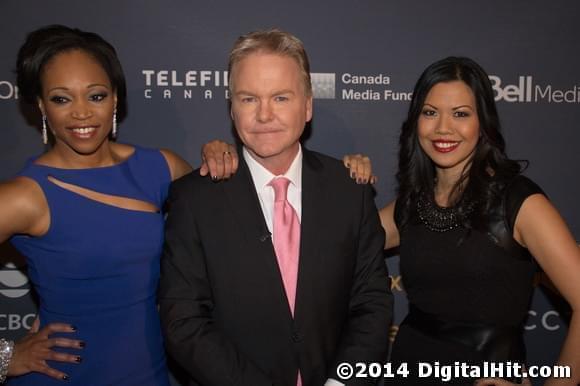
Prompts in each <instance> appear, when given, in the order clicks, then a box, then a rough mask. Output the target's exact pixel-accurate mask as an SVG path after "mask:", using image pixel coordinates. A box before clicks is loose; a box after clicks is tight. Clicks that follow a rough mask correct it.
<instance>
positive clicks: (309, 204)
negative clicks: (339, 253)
mask: <svg viewBox="0 0 580 386" xmlns="http://www.w3.org/2000/svg"><path fill="white" fill-rule="evenodd" d="M302 150H303V153H304V158H303V162H302V219H301V224H300V262H299V268H298V285H297V289H296V304H295V308H294V318H295V319H299V318H300V314H301V312H302V311H303V310H304V311H306V312H308V311H307V306H306V305H307V304H308V298H309V297H310V295H311V293H312V291H313V289H312V284H313V283H314V282H315V281H316V280H319V279H320V278H319V277H318V273H319V271H320V270H321V269H324V267H321V266H320V261H319V251H320V244H321V238H320V234H321V230H322V229H324V221H325V219H327V218H328V216H327V214H326V213H325V212H324V209H323V208H325V205H324V203H325V201H326V195H327V194H328V192H327V189H326V186H327V184H326V177H325V175H324V173H323V172H322V171H323V170H322V168H323V166H322V163H321V162H320V160H318V159H317V158H316V157H315V156H314V155H313V154H312V153H311V152H309V151H308V150H306V149H305V148H304V147H303V148H302Z"/></svg>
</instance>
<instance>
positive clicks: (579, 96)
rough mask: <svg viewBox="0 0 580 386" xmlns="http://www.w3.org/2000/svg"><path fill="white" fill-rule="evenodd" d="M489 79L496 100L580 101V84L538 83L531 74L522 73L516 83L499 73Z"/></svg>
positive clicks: (535, 101) (510, 101) (514, 101)
mask: <svg viewBox="0 0 580 386" xmlns="http://www.w3.org/2000/svg"><path fill="white" fill-rule="evenodd" d="M489 80H490V81H491V86H492V88H493V91H494V93H495V100H496V101H504V102H509V103H539V102H544V103H580V86H576V85H575V86H572V87H568V88H557V87H554V86H553V85H551V84H547V85H542V84H538V83H537V82H536V81H535V80H534V77H533V76H531V75H521V76H519V77H518V78H517V81H516V82H515V83H514V82H512V83H508V82H505V81H504V80H503V79H502V78H500V77H499V76H497V75H490V76H489Z"/></svg>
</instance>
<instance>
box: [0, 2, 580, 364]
mask: <svg viewBox="0 0 580 386" xmlns="http://www.w3.org/2000/svg"><path fill="white" fill-rule="evenodd" d="M578 15H580V2H577V1H572V0H570V1H551V2H544V1H523V0H521V1H509V2H506V1H486V2H458V1H452V0H441V1H437V2H432V1H413V2H406V1H388V0H380V1H379V0H357V1H348V0H335V1H302V0H295V1H288V2H276V1H261V0H246V1H243V2H234V1H231V2H228V1H185V0H175V1H160V0H157V1H118V0H117V1H109V0H106V1H98V2H84V1H82V2H81V1H62V0H60V1H59V0H56V1H50V2H45V1H24V0H2V1H1V2H0V18H1V20H2V21H1V22H0V51H1V55H0V135H1V140H0V179H2V180H5V179H8V178H10V177H11V176H13V175H14V174H15V173H17V172H18V170H19V169H20V168H21V167H22V166H23V164H24V163H25V162H26V160H27V159H28V158H30V157H31V156H34V155H37V154H39V153H41V152H42V151H43V146H42V142H41V136H40V133H39V127H40V121H39V120H38V117H37V116H35V115H31V114H28V112H27V111H23V110H22V109H21V107H20V106H19V103H18V102H19V101H18V90H17V88H16V86H15V74H14V67H15V60H16V54H17V51H18V48H19V47H20V45H21V44H22V43H23V41H24V38H25V35H26V33H27V32H29V31H32V30H34V29H36V28H38V27H41V26H43V25H47V24H65V25H68V26H72V27H78V28H81V29H83V30H88V31H94V32H97V33H99V34H100V35H102V36H103V37H104V38H105V39H107V40H108V41H110V42H111V43H112V44H113V45H114V46H115V47H116V48H117V51H118V54H119V57H120V59H121V62H122V64H123V67H124V70H125V75H126V78H127V83H128V104H129V113H128V116H127V118H126V119H125V120H124V121H123V122H122V123H121V124H120V126H119V141H122V142H129V143H136V144H140V145H144V146H150V147H163V148H169V149H172V150H174V151H175V152H177V153H178V154H180V155H181V156H183V157H184V158H185V159H187V160H188V161H189V162H190V163H192V164H193V165H199V162H200V147H201V145H202V144H203V143H205V142H207V141H209V140H212V139H215V138H221V139H225V140H227V141H233V136H232V127H231V122H230V119H229V111H228V108H229V107H228V94H227V55H228V52H229V50H230V48H231V46H232V44H233V42H234V40H235V39H236V38H237V37H238V36H239V35H241V34H243V33H245V32H248V31H252V30H256V29H263V28H270V27H278V28H281V29H283V30H287V31H289V32H292V33H294V34H295V35H297V36H298V37H299V38H301V39H302V40H303V42H304V44H305V46H306V48H307V51H308V53H309V56H310V61H311V70H312V72H313V74H312V78H313V85H314V89H315V97H316V98H315V100H314V119H313V122H312V130H311V132H310V134H309V136H308V138H307V139H306V146H308V147H309V148H311V149H315V150H318V151H321V152H324V153H328V154H330V155H333V156H336V157H342V155H343V154H347V153H364V154H367V155H368V156H369V157H370V158H371V159H372V161H373V167H374V171H375V173H376V174H377V175H378V176H379V181H378V183H377V184H376V192H377V195H376V203H377V205H378V206H379V207H381V206H384V205H385V204H386V203H388V202H389V201H391V200H392V199H393V198H394V195H395V179H394V174H395V172H396V157H397V144H398V135H399V130H400V126H401V123H402V120H403V119H404V117H405V114H406V110H407V107H408V103H409V100H410V98H411V91H412V88H413V85H414V82H415V81H416V79H417V78H418V76H419V75H420V73H421V72H422V70H423V69H424V68H425V67H426V66H427V65H428V64H430V63H432V62H433V61H435V60H438V59H440V58H443V57H446V56H449V55H458V56H469V57H472V58H473V59H475V60H476V61H477V62H479V63H480V64H481V65H482V66H483V67H484V68H485V69H486V71H487V72H488V73H489V74H490V78H491V80H492V83H493V87H494V90H495V93H496V100H497V103H498V108H499V112H500V116H501V119H502V124H503V128H504V135H505V138H506V141H507V144H508V153H509V155H510V157H511V158H515V159H526V160H529V161H530V166H529V168H528V170H527V171H526V174H527V175H528V176H529V177H531V178H532V179H533V180H535V181H536V182H537V183H538V184H539V185H540V186H541V187H542V188H543V189H544V191H545V192H546V193H547V194H548V196H549V197H550V199H551V200H552V202H553V203H554V204H555V205H556V207H557V208H558V209H559V210H560V211H561V213H562V215H563V217H564V218H565V220H566V221H567V223H568V225H569V226H570V229H571V231H572V233H573V235H574V237H575V238H576V239H577V240H580V214H579V211H578V209H577V202H576V201H577V199H578V197H580V181H579V179H578V175H579V174H578V171H579V166H578V165H579V163H580V152H578V147H579V146H580V130H579V129H580V126H579V122H580V54H579V51H578V48H579V47H580V33H579V31H578V27H577V25H578V21H577V18H578ZM81 231H82V230H81ZM103 242H106V240H103ZM387 261H388V265H389V268H390V270H391V274H392V276H393V280H392V288H393V291H394V293H395V295H396V310H395V311H396V315H395V322H396V324H398V323H400V321H401V320H402V318H403V317H404V316H405V313H406V311H407V305H406V300H405V287H404V278H402V277H401V276H400V275H399V274H398V271H399V269H398V257H397V256H391V257H389V258H388V260H387ZM0 267H1V269H0V337H8V338H17V337H19V336H21V335H22V334H24V333H25V331H26V330H27V329H28V328H29V327H30V326H31V324H32V322H33V321H34V318H35V300H34V294H33V292H32V291H31V289H30V288H29V282H28V279H27V277H26V275H25V272H26V268H25V265H24V260H23V259H22V257H21V256H18V254H17V253H16V252H15V251H14V250H13V249H12V248H11V247H10V245H9V244H8V243H4V244H2V245H1V246H0ZM449 284H450V283H442V285H449ZM450 301H453V299H450ZM568 322H569V307H568V306H567V305H566V303H565V302H563V301H562V300H561V299H560V298H559V297H558V296H556V295H553V294H551V293H550V292H546V291H543V290H540V289H537V290H536V291H535V294H534V298H533V302H532V304H531V305H530V310H529V318H528V320H527V322H526V343H527V347H528V358H529V362H530V363H531V364H551V363H552V362H553V361H554V360H555V359H556V357H557V353H558V351H559V348H560V345H561V343H562V340H563V338H564V336H565V333H566V331H567V324H568ZM396 329H397V327H396V325H395V326H394V327H393V334H395V333H396ZM417 349H420V348H419V347H418V348H417Z"/></svg>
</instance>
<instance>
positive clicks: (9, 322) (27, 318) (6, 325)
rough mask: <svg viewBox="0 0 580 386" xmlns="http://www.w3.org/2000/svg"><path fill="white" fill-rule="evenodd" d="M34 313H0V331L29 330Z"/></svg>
mask: <svg viewBox="0 0 580 386" xmlns="http://www.w3.org/2000/svg"><path fill="white" fill-rule="evenodd" d="M34 319H36V314H26V315H19V314H0V331H17V330H20V329H22V328H24V329H26V330H30V328H31V327H32V323H34Z"/></svg>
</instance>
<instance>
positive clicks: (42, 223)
mask: <svg viewBox="0 0 580 386" xmlns="http://www.w3.org/2000/svg"><path fill="white" fill-rule="evenodd" d="M0 212H1V213H2V214H3V215H2V216H1V218H0V240H5V239H6V238H8V237H10V236H11V235H13V234H15V233H26V234H30V235H33V236H39V235H42V234H44V233H45V232H46V231H47V230H48V226H49V222H50V214H49V208H48V203H47V201H46V197H45V196H44V193H43V192H42V189H41V188H40V186H38V184H37V183H36V182H34V181H33V180H32V179H30V178H27V177H16V178H14V179H11V180H9V181H6V182H3V183H0Z"/></svg>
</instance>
